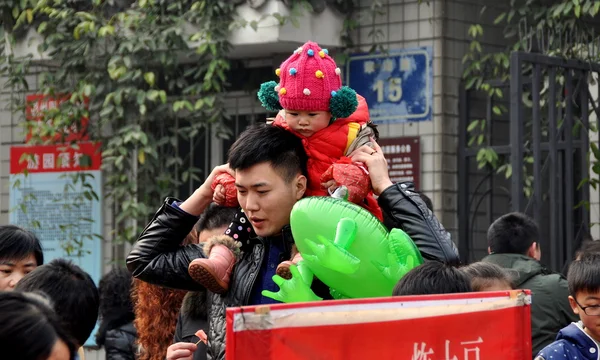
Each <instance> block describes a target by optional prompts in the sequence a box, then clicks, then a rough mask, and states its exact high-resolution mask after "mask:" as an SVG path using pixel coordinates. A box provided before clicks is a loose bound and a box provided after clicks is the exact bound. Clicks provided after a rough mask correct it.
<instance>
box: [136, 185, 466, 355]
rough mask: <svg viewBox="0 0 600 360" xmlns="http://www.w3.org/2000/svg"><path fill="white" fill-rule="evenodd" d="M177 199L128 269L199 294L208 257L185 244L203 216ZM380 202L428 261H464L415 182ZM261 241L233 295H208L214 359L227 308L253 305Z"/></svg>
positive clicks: (220, 350) (234, 281) (235, 276)
mask: <svg viewBox="0 0 600 360" xmlns="http://www.w3.org/2000/svg"><path fill="white" fill-rule="evenodd" d="M174 201H177V200H176V199H173V198H168V199H166V200H165V202H164V204H163V206H162V207H161V208H160V209H159V210H158V211H157V212H156V214H155V215H154V218H153V219H152V221H151V222H150V223H149V224H148V226H147V227H146V228H145V229H144V231H143V232H142V234H141V235H140V237H139V239H138V241H137V242H136V244H135V245H134V247H133V249H132V250H131V252H130V254H129V256H128V257H127V267H128V268H129V270H130V271H131V272H132V274H133V276H134V277H137V278H139V279H141V280H143V281H146V282H149V283H153V284H156V285H160V286H167V287H174V288H178V289H184V290H190V291H197V290H199V289H201V287H200V285H199V284H198V283H196V282H195V281H194V280H193V279H192V278H191V277H190V276H189V274H188V265H189V263H190V262H191V261H192V260H194V259H196V258H199V257H204V256H205V255H204V253H203V250H202V246H201V245H188V246H183V247H182V246H180V243H181V242H182V241H183V239H184V238H185V236H186V235H187V234H188V233H189V232H190V230H191V229H192V227H193V226H194V224H195V223H196V221H197V218H196V217H195V216H192V215H189V214H187V213H185V212H183V211H182V210H180V209H178V208H176V207H174V206H172V203H173V202H174ZM378 202H379V205H380V207H381V209H382V211H383V212H384V215H385V217H386V219H388V224H389V225H388V227H390V226H391V227H399V228H402V229H403V230H404V231H405V232H406V233H407V234H408V235H409V236H410V237H411V238H412V239H413V241H414V242H415V244H416V245H417V247H418V248H419V250H420V251H421V253H422V254H423V257H424V258H426V259H433V260H439V261H445V262H455V263H456V262H458V252H457V250H456V247H455V246H454V244H453V243H452V240H451V238H450V234H449V233H448V232H447V231H446V230H445V229H444V227H443V226H442V225H441V224H440V223H439V222H438V220H437V219H436V218H435V216H434V215H433V214H432V213H431V211H429V209H427V207H426V206H425V204H424V203H423V200H421V198H420V197H419V195H418V194H417V193H415V192H414V189H413V185H412V183H404V184H402V185H399V184H396V185H393V186H391V187H389V188H388V189H386V190H385V191H384V192H383V193H382V194H381V195H380V197H379V199H378ZM282 236H283V239H284V242H285V243H287V244H290V246H291V244H292V243H293V239H292V235H291V231H290V228H289V226H287V227H285V228H284V229H283V230H282ZM256 240H257V241H253V242H252V245H251V246H250V247H249V248H247V249H244V251H243V252H242V255H241V258H240V259H239V261H238V263H237V264H236V266H235V268H234V270H233V273H232V276H231V281H230V288H229V292H228V293H226V294H224V295H218V294H210V295H209V296H208V303H209V307H208V320H209V332H208V338H209V349H208V359H224V358H225V309H226V308H227V307H237V306H242V305H249V299H250V294H251V291H252V288H253V286H254V283H255V280H256V277H257V275H258V272H259V269H260V266H261V264H262V262H263V261H264V254H265V246H268V244H269V242H270V240H269V239H268V238H266V239H264V238H257V239H256ZM316 280H317V279H315V281H314V282H313V290H314V291H315V293H316V294H317V295H318V296H321V297H326V295H328V294H324V293H323V291H322V290H323V288H325V287H323V286H322V285H323V284H322V283H320V282H319V281H316ZM319 283H320V285H321V287H320V288H319ZM325 289H326V288H325Z"/></svg>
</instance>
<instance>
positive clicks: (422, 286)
mask: <svg viewBox="0 0 600 360" xmlns="http://www.w3.org/2000/svg"><path fill="white" fill-rule="evenodd" d="M471 291H472V290H471V281H470V280H469V278H468V277H467V275H466V274H464V273H463V272H462V271H460V270H459V269H457V268H456V267H454V266H452V265H448V264H444V263H442V262H439V261H428V262H425V263H423V264H421V265H419V266H417V267H416V268H414V269H412V270H411V271H409V272H408V273H406V275H404V276H403V277H402V279H400V281H398V283H397V284H396V286H395V287H394V291H393V292H392V296H407V295H434V294H454V293H465V292H471Z"/></svg>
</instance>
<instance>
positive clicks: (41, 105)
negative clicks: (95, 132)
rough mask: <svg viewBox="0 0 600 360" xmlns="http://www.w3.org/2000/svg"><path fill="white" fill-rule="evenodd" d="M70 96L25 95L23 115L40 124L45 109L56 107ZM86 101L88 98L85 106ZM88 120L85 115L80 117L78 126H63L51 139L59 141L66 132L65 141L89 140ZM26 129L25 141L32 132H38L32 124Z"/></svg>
mask: <svg viewBox="0 0 600 360" xmlns="http://www.w3.org/2000/svg"><path fill="white" fill-rule="evenodd" d="M70 98H71V97H70V96H68V95H65V96H58V97H54V96H48V95H42V94H33V95H27V97H26V98H25V101H26V105H25V117H26V118H27V120H29V121H37V123H38V124H41V123H42V120H43V118H44V112H45V111H48V110H51V109H56V108H58V107H59V106H60V104H61V103H63V102H66V101H69V99H70ZM88 101H89V100H88V99H86V100H85V105H86V106H87V104H88ZM47 121H51V120H47ZM88 122H89V119H88V118H87V117H84V118H82V119H81V123H80V124H78V125H80V126H77V125H73V126H71V127H70V128H65V129H63V131H62V132H57V133H56V134H55V135H54V138H53V139H52V140H54V141H60V140H61V136H62V134H66V136H65V140H64V141H65V142H72V141H87V140H89V136H88V135H87V126H88ZM28 130H29V131H28V133H27V135H26V137H25V142H27V141H29V139H31V137H32V133H35V132H38V131H39V128H35V127H33V126H32V127H31V128H30V129H28ZM49 139H50V137H45V138H42V140H49Z"/></svg>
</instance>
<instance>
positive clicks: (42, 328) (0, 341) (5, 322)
mask: <svg viewBox="0 0 600 360" xmlns="http://www.w3.org/2000/svg"><path fill="white" fill-rule="evenodd" d="M0 324H2V326H0V346H1V347H2V358H3V359H47V358H48V357H49V356H50V354H51V353H52V350H53V348H54V345H55V344H56V342H57V340H59V339H60V340H62V341H63V342H64V343H65V344H66V345H67V347H68V348H69V352H70V353H71V358H73V357H74V355H75V354H76V353H77V348H76V347H75V344H74V343H73V341H72V340H71V338H70V336H69V335H68V333H67V332H66V331H65V329H64V328H63V326H62V325H61V324H60V320H59V319H58V317H57V316H56V313H55V312H54V310H52V307H51V305H50V304H49V302H48V300H47V299H45V298H44V297H43V296H42V295H41V294H33V293H20V292H16V291H2V292H0Z"/></svg>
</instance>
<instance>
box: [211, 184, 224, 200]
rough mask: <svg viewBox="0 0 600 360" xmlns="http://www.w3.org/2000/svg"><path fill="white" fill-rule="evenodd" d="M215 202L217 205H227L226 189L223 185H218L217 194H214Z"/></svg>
mask: <svg viewBox="0 0 600 360" xmlns="http://www.w3.org/2000/svg"><path fill="white" fill-rule="evenodd" d="M213 202H214V203H215V204H217V205H223V204H224V203H225V187H224V186H223V185H221V184H218V185H217V186H216V187H215V192H214V193H213Z"/></svg>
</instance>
